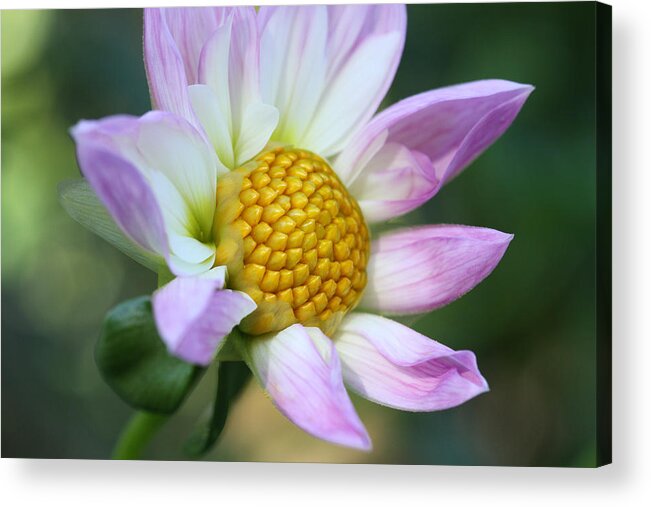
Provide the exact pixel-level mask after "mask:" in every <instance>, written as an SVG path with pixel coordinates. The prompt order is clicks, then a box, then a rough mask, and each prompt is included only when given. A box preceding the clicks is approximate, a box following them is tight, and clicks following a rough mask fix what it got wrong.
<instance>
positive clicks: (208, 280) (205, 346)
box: [152, 268, 256, 366]
mask: <svg viewBox="0 0 651 507" xmlns="http://www.w3.org/2000/svg"><path fill="white" fill-rule="evenodd" d="M216 269H217V268H216ZM213 272H214V270H212V272H208V273H207V274H206V275H204V276H194V277H179V278H175V279H174V280H172V281H171V282H170V283H168V284H167V285H165V286H163V287H161V288H160V289H158V290H157V291H156V292H154V295H153V297H152V306H153V310H154V319H155V321H156V326H157V328H158V332H159V334H160V335H161V338H162V339H163V341H164V342H165V344H166V346H167V348H168V350H169V352H170V354H172V355H174V356H176V357H179V358H180V359H183V360H184V361H187V362H189V363H193V364H197V365H200V366H207V365H209V364H210V362H211V361H212V360H213V358H214V357H215V354H216V353H217V352H218V351H219V348H220V347H221V345H222V344H223V340H224V338H225V337H226V336H228V334H229V333H230V332H231V331H232V330H233V328H234V327H235V326H236V325H237V324H239V322H240V321H241V320H242V319H243V318H244V317H246V316H247V315H249V314H250V313H251V312H253V310H255V308H256V305H255V302H254V301H253V300H252V299H251V298H250V297H249V296H247V295H246V294H244V293H243V292H238V291H233V290H228V289H223V286H224V276H223V275H222V274H221V273H217V274H216V275H213Z"/></svg>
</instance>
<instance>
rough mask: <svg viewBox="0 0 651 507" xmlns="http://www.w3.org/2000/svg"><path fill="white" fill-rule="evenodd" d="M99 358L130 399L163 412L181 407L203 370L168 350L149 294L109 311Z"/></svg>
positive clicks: (109, 378) (136, 404)
mask: <svg viewBox="0 0 651 507" xmlns="http://www.w3.org/2000/svg"><path fill="white" fill-rule="evenodd" d="M95 360H96V361H97V366H98V367H99V370H100V372H101V373H102V376H103V377H104V380H106V382H107V383H108V385H109V386H111V388H112V389H113V390H114V391H115V392H116V393H117V394H118V396H120V398H122V399H123V400H124V401H125V402H127V403H128V404H129V405H131V406H132V407H135V408H137V409H140V410H146V411H149V412H156V413H163V414H170V413H172V412H174V411H175V410H176V409H177V408H178V407H179V405H180V404H181V402H182V401H183V400H184V399H185V397H186V396H187V394H188V393H189V392H190V390H191V389H192V387H193V386H194V383H195V381H196V380H197V379H198V378H199V376H200V375H201V374H202V372H203V371H204V369H203V368H198V367H196V366H194V365H192V364H189V363H186V362H184V361H182V360H180V359H178V358H176V357H173V356H171V355H170V354H169V352H168V351H167V349H166V348H165V345H164V344H163V342H162V340H161V338H160V337H159V335H158V332H157V330H156V324H155V323H154V319H153V316H152V310H151V301H150V298H149V297H148V296H143V297H139V298H136V299H131V300H129V301H125V302H124V303H121V304H119V305H118V306H116V307H115V308H113V309H112V310H111V311H110V312H109V313H108V315H107V316H106V319H105V320H104V324H103V326H102V332H101V335H100V338H99V341H98V342H97V346H96V348H95Z"/></svg>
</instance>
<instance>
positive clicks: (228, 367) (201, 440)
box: [185, 361, 251, 457]
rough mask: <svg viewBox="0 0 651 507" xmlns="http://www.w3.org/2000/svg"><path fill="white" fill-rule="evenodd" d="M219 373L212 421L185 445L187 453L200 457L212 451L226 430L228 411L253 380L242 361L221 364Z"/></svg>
mask: <svg viewBox="0 0 651 507" xmlns="http://www.w3.org/2000/svg"><path fill="white" fill-rule="evenodd" d="M218 368H219V370H218V372H217V394H216V396H215V403H214V405H213V409H212V412H211V414H210V419H209V420H208V421H206V422H203V423H201V424H199V426H198V427H197V428H196V429H195V431H194V433H193V434H192V435H191V436H190V438H189V439H188V441H187V443H186V445H185V451H186V452H187V453H188V454H189V455H190V456H193V457H199V456H201V455H202V454H204V453H206V452H207V451H209V450H210V448H211V447H212V446H213V445H214V444H215V442H217V440H218V439H219V436H220V435H221V433H222V431H223V430H224V426H225V425H226V419H227V418H228V410H229V408H230V406H231V405H232V404H233V403H234V402H235V401H236V400H237V397H238V396H239V394H240V393H241V392H242V390H243V388H244V386H245V385H246V384H247V382H248V380H249V379H250V378H251V370H249V368H248V366H247V365H246V364H245V363H244V362H242V361H232V362H231V361H228V362H221V363H219V365H218Z"/></svg>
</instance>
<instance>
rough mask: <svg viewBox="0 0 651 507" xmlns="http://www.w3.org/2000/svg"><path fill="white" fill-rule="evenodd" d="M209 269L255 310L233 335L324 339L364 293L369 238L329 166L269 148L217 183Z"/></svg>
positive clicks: (302, 152)
mask: <svg viewBox="0 0 651 507" xmlns="http://www.w3.org/2000/svg"><path fill="white" fill-rule="evenodd" d="M215 220H216V222H215V231H216V235H217V243H218V248H217V261H216V263H217V264H220V265H223V264H225V265H227V266H228V274H229V281H228V285H229V287H230V288H233V289H236V290H240V291H243V292H246V293H247V294H248V295H249V296H251V298H253V300H254V301H255V302H256V303H257V305H258V308H257V310H256V311H255V312H253V313H252V314H251V315H249V316H248V317H247V318H246V319H244V321H242V323H241V324H240V328H241V329H242V330H243V331H244V332H245V333H249V334H254V335H259V334H264V333H269V332H273V331H280V330H282V329H284V328H285V327H287V326H289V325H291V324H294V323H297V322H299V323H301V324H303V325H306V326H315V327H320V328H321V329H322V330H323V331H324V333H326V334H329V335H331V334H332V333H333V332H334V330H335V329H336V327H337V326H338V325H339V323H340V322H341V319H342V318H343V316H344V315H345V314H346V312H348V311H350V310H351V309H353V308H354V307H355V306H356V305H357V303H358V302H359V299H360V297H361V295H362V291H363V290H364V287H365V286H366V264H367V261H368V255H369V245H370V243H369V232H368V228H367V226H366V223H365V222H364V218H363V215H362V212H361V211H360V208H359V205H358V204H357V202H356V201H355V199H354V198H353V197H351V195H350V194H349V193H348V190H346V187H345V186H344V185H343V184H342V183H341V181H340V180H339V178H338V177H337V175H336V174H335V172H334V171H333V170H332V169H331V168H330V166H329V165H328V164H327V163H326V162H325V161H324V160H323V159H322V158H320V157H318V156H317V155H315V154H313V153H310V152H308V151H305V150H299V149H290V148H276V149H273V150H270V151H266V152H264V153H262V154H261V155H259V156H258V157H257V158H256V159H255V160H254V161H252V162H249V163H248V164H245V165H244V166H243V167H241V168H239V169H237V170H235V171H232V172H230V173H228V174H226V175H225V176H221V177H220V179H219V182H218V185H217V213H216V219H215Z"/></svg>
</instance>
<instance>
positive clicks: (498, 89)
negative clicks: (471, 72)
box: [335, 79, 533, 222]
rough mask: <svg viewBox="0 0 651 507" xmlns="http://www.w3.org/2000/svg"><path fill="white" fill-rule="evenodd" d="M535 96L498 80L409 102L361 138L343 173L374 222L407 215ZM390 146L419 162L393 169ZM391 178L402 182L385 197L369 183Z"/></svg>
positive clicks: (346, 156)
mask: <svg viewBox="0 0 651 507" xmlns="http://www.w3.org/2000/svg"><path fill="white" fill-rule="evenodd" d="M532 91H533V86H531V85H525V84H520V83H513V82H510V81H504V80H497V79H492V80H485V81H476V82H471V83H464V84H461V85H456V86H450V87H446V88H440V89H436V90H431V91H428V92H425V93H421V94H419V95H414V96H413V97H409V98H407V99H404V100H402V101H400V102H398V103H396V104H394V105H392V106H390V107H389V108H387V109H385V110H384V111H382V112H381V113H380V114H378V115H377V116H375V117H374V118H373V119H372V120H371V121H370V122H369V123H368V125H366V126H365V127H364V128H363V129H362V130H361V131H360V132H359V133H358V134H357V135H356V136H354V138H353V139H352V140H351V142H350V143H349V144H348V146H347V147H346V148H345V149H344V151H343V152H342V153H341V155H340V156H339V158H338V159H337V160H336V162H335V165H336V169H337V172H338V174H339V175H340V177H341V178H342V180H343V181H344V183H346V185H348V186H349V187H350V188H351V190H352V191H353V194H354V195H355V197H357V199H358V201H359V202H360V206H361V207H362V210H363V211H364V214H365V216H366V217H367V219H368V220H369V221H371V222H377V221H381V220H386V219H387V218H391V217H395V216H399V215H401V214H404V213H406V212H408V211H411V210H412V209H414V208H416V207H418V206H420V205H421V204H423V203H424V202H425V201H427V200H428V199H430V198H431V197H432V196H433V195H435V194H436V192H438V190H439V189H440V187H441V186H443V185H444V184H445V183H446V182H448V181H449V180H451V179H452V178H453V177H455V176H456V175H457V174H459V173H460V172H461V171H462V170H463V169H464V168H465V167H467V166H468V165H469V164H470V163H471V162H472V161H473V160H475V159H476V158H477V157H478V156H479V155H480V154H481V153H482V152H483V151H484V150H486V149H487V148H488V147H489V146H490V145H491V144H492V143H493V142H495V141H496V140H497V139H498V138H499V137H500V136H501V135H502V134H503V133H504V132H505V131H506V129H507V128H508V127H509V125H510V124H511V123H512V122H513V120H514V119H515V117H516V116H517V115H518V113H519V111H520V109H521V108H522V106H523V104H524V102H525V101H526V99H527V97H528V96H529V94H530V93H531V92H532ZM387 146H394V147H400V150H402V153H411V154H412V155H411V156H412V163H411V164H405V161H407V160H408V157H407V156H406V155H402V156H401V157H399V158H397V159H396V160H397V162H399V163H397V162H396V163H389V162H390V160H389V159H388V158H387V156H386V149H387V148H386V147H387ZM398 152H399V150H398V149H397V148H394V149H393V153H398ZM406 167H409V168H410V171H406V169H405V168H406ZM403 174H404V175H403ZM405 175H406V176H408V177H406V176H405ZM391 179H392V180H393V181H394V182H395V184H394V185H391V186H386V185H385V186H384V189H385V190H384V191H383V190H382V188H381V187H380V186H378V185H373V184H370V185H369V184H368V183H369V182H371V183H373V182H374V181H387V182H388V181H389V180H391ZM387 189H388V190H387Z"/></svg>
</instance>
